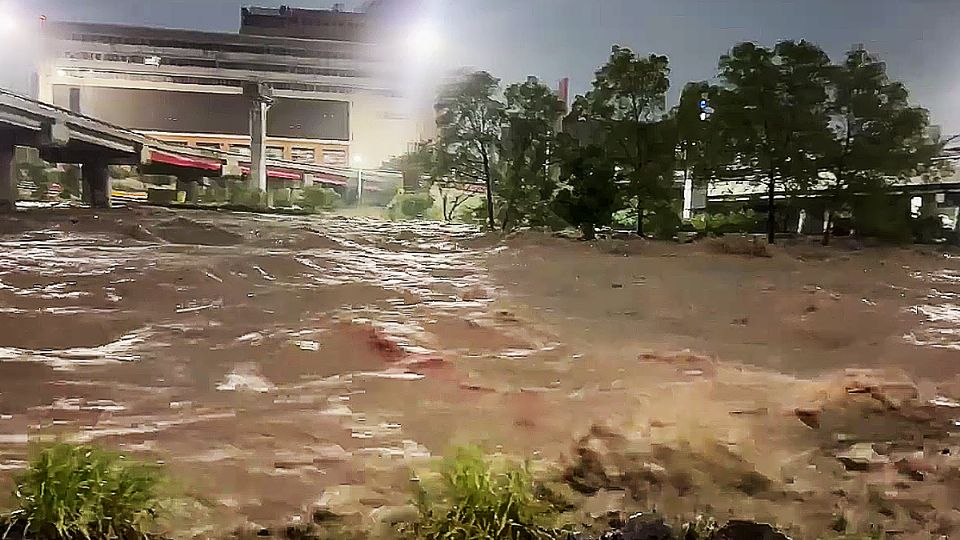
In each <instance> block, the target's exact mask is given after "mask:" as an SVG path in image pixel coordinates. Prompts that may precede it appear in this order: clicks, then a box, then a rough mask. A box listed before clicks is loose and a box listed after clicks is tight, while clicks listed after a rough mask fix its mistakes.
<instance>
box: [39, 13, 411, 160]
mask: <svg viewBox="0 0 960 540" xmlns="http://www.w3.org/2000/svg"><path fill="white" fill-rule="evenodd" d="M393 2H398V3H399V2H402V0H393ZM393 2H391V1H390V0H376V1H374V2H370V3H369V5H368V8H367V9H366V10H364V11H362V12H346V11H344V10H343V9H342V8H341V7H339V6H335V7H334V8H333V9H329V10H302V9H291V8H286V7H281V8H278V9H266V8H244V9H243V10H242V13H241V21H242V22H241V28H240V32H239V33H236V34H228V33H211V32H199V31H193V30H175V29H167V28H149V27H131V26H118V25H107V24H87V23H69V22H47V23H45V25H44V35H45V38H46V39H45V43H46V53H45V55H44V60H43V62H42V64H41V66H39V69H38V81H39V84H38V88H39V97H40V99H42V100H44V101H47V102H51V103H53V104H56V105H59V106H62V107H66V108H69V109H71V110H74V111H76V112H80V113H83V114H87V115H89V116H93V117H96V118H99V119H102V120H106V121H108V122H111V123H114V124H117V125H120V126H124V127H127V128H131V129H135V130H137V131H141V132H143V133H147V134H150V135H152V136H154V137H157V138H160V139H163V140H166V141H170V142H174V143H178V144H184V145H188V146H197V147H206V148H217V149H220V150H225V151H233V152H242V153H246V152H249V148H250V146H249V145H250V137H249V115H248V110H249V105H248V102H247V101H246V100H245V98H244V96H243V86H244V84H245V83H249V82H251V81H256V82H261V83H265V84H267V85H268V86H270V87H272V89H273V94H274V96H275V97H276V101H275V103H274V104H273V105H272V107H271V108H270V110H269V113H268V115H267V157H268V158H282V159H287V160H292V161H302V162H311V163H317V164H325V165H330V166H341V167H347V166H350V165H356V164H362V165H363V166H364V167H376V166H378V165H380V163H382V162H383V161H385V160H387V159H389V158H391V157H393V156H396V155H399V154H402V153H403V152H405V151H406V150H407V149H408V148H409V145H410V144H411V143H414V142H416V141H417V140H418V138H419V133H418V129H419V128H418V124H420V122H418V120H417V115H415V114H412V113H411V112H410V110H409V108H408V106H407V100H405V99H404V97H403V96H402V95H401V93H400V91H399V90H398V88H396V87H395V86H396V85H394V84H392V83H391V81H392V80H394V79H393V77H392V74H391V73H390V69H396V66H391V65H387V64H389V62H388V61H385V60H384V57H383V55H382V54H381V52H380V51H381V50H382V49H381V48H379V47H381V46H382V44H378V43H377V42H376V40H375V39H373V37H372V36H374V35H377V34H378V33H379V32H377V31H375V29H374V26H375V25H380V24H389V23H390V18H392V17H396V16H397V10H396V9H388V5H389V7H390V8H395V7H396V6H395V5H394V4H393ZM361 156H362V157H361Z"/></svg>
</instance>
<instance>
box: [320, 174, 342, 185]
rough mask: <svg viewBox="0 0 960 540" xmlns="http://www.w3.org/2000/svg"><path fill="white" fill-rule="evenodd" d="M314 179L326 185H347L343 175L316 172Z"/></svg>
mask: <svg viewBox="0 0 960 540" xmlns="http://www.w3.org/2000/svg"><path fill="white" fill-rule="evenodd" d="M314 180H315V181H316V182H319V183H321V184H326V185H328V186H345V185H347V179H346V177H343V176H337V175H334V174H329V173H318V174H316V175H314Z"/></svg>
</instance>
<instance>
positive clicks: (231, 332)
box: [0, 208, 960, 535]
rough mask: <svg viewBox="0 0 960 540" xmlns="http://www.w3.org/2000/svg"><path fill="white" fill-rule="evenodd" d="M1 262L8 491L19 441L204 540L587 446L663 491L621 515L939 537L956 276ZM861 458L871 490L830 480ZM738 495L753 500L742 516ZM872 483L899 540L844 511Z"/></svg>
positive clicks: (50, 235) (277, 221) (518, 260)
mask: <svg viewBox="0 0 960 540" xmlns="http://www.w3.org/2000/svg"><path fill="white" fill-rule="evenodd" d="M0 253H2V257H0V321H2V322H0V468H2V469H3V473H4V476H5V477H6V478H9V475H10V474H11V473H12V472H14V471H16V470H17V469H18V468H19V467H22V465H23V463H24V459H25V452H26V450H27V448H28V443H29V442H30V441H31V440H38V439H40V438H44V437H56V436H62V437H67V438H70V439H73V440H79V441H93V442H96V443H98V444H104V445H107V446H110V447H114V448H119V449H121V450H125V451H129V452H133V453H136V454H140V455H144V456H150V457H151V458H155V459H159V460H162V461H164V463H165V464H166V465H167V466H168V467H169V469H170V470H171V473H173V475H174V476H176V477H177V478H181V479H183V481H184V482H185V484H186V486H187V488H188V489H189V490H190V491H191V492H194V493H198V494H203V496H204V498H205V500H206V501H207V503H208V507H209V510H210V516H208V518H207V519H206V523H205V525H206V526H208V527H210V528H209V529H207V530H206V533H205V534H208V535H209V534H213V531H218V532H219V531H227V530H230V529H232V528H234V527H236V526H237V525H239V524H241V523H243V522H245V521H251V522H256V523H271V522H276V521H282V520H284V519H287V518H289V517H290V516H295V515H301V516H309V513H310V511H311V509H313V508H315V507H317V506H318V505H325V506H337V505H341V506H349V505H353V506H354V507H363V508H367V509H370V510H372V509H374V508H377V507H378V506H384V505H396V504H403V503H404V502H406V501H407V498H408V495H407V492H406V488H407V484H408V479H409V474H408V472H407V467H408V466H409V465H411V464H416V463H418V460H420V459H421V458H424V457H427V456H432V455H438V454H441V453H443V452H444V451H445V450H447V449H448V448H449V447H450V446H452V445H455V444H461V443H477V444H480V445H483V446H485V447H487V448H489V449H498V448H502V449H503V450H505V451H507V452H510V453H515V454H517V455H523V456H536V457H543V458H546V459H548V460H553V461H557V462H559V463H566V464H570V465H576V464H577V463H580V464H582V461H583V453H582V452H579V453H578V452H577V451H575V446H576V445H577V444H578V443H577V441H578V440H579V439H580V438H581V437H583V436H584V435H586V434H588V433H590V432H591V428H592V427H594V426H605V429H607V430H609V431H610V432H612V433H616V434H617V437H620V436H621V435H622V436H625V437H626V439H624V440H625V441H628V442H629V444H628V443H627V442H623V443H622V444H620V443H617V444H620V447H619V448H621V449H623V448H630V449H631V450H630V452H633V453H634V454H636V455H642V456H647V457H646V458H644V459H646V461H644V463H650V464H657V466H658V467H661V468H667V467H669V468H671V469H676V470H684V469H687V471H686V473H687V475H688V477H689V480H688V481H686V482H687V484H689V485H688V488H687V491H686V492H685V491H684V490H683V489H680V488H677V487H676V485H675V482H673V481H662V482H660V484H658V485H659V486H660V487H659V488H657V489H645V490H644V496H643V497H640V496H636V495H634V493H636V492H637V491H636V489H634V488H636V486H635V485H634V486H632V487H631V486H623V485H619V486H618V485H616V482H614V481H608V482H607V483H606V484H603V482H600V485H596V486H594V487H596V489H597V490H599V491H598V492H595V493H600V495H595V496H594V497H598V496H607V495H608V494H609V493H620V494H621V499H622V498H623V497H622V494H623V493H627V494H630V496H629V497H627V499H628V500H625V501H622V504H624V505H625V506H630V505H633V506H634V507H637V506H643V505H649V504H656V505H657V506H658V507H659V508H665V509H668V510H669V511H671V512H693V511H696V510H698V509H703V507H704V506H705V505H706V506H710V507H712V508H714V509H715V510H717V511H719V512H721V513H725V514H726V513H730V512H736V513H739V514H749V515H743V516H740V517H757V518H769V519H773V520H776V521H777V522H778V523H784V524H786V525H794V524H796V525H797V526H798V527H801V529H800V530H804V531H806V530H809V531H819V530H825V529H826V528H829V527H830V526H831V523H832V520H834V519H835V514H837V513H840V514H844V513H845V512H848V513H850V514H851V516H850V518H849V519H850V520H851V521H858V520H859V521H861V522H863V523H867V522H871V521H877V520H887V521H889V522H891V523H895V524H896V526H899V527H902V528H904V529H909V528H910V527H914V528H917V527H921V526H920V525H917V524H918V523H920V522H921V520H920V518H924V519H927V518H928V517H931V516H932V517H936V518H938V519H939V518H943V519H942V520H941V521H943V520H945V521H946V525H944V526H945V527H953V526H954V525H953V523H954V522H952V521H950V519H953V516H954V514H956V512H957V510H956V509H954V508H953V504H954V503H953V502H952V501H953V500H956V497H953V496H952V494H954V490H957V489H960V485H954V484H955V483H956V481H955V480H953V479H952V477H951V476H950V474H951V471H953V470H955V469H954V464H953V462H952V461H951V460H952V459H953V456H955V455H957V454H958V453H960V452H957V451H956V450H957V449H958V447H957V444H956V441H955V440H954V439H953V438H952V437H953V434H952V430H953V428H954V424H953V420H954V419H953V416H957V417H958V419H960V413H957V414H955V410H954V407H953V405H954V404H955V403H956V401H955V400H957V399H958V398H960V384H958V383H960V378H958V375H960V367H958V365H957V362H958V360H960V338H958V335H957V331H958V330H957V328H958V327H960V321H958V320H957V309H958V308H957V305H956V304H957V298H958V297H960V279H958V276H960V259H957V258H950V257H948V256H944V255H943V254H935V253H932V252H919V251H917V250H914V249H900V248H885V249H867V250H862V251H849V250H839V249H837V250H823V249H820V248H817V247H803V246H794V247H791V248H787V249H785V250H783V251H777V252H775V253H774V256H773V257H771V258H769V259H754V258H745V257H737V256H730V255H723V256H720V255H716V254H714V253H712V252H711V251H710V250H709V249H708V248H707V247H706V246H703V245H694V246H677V245H672V244H655V243H653V244H647V243H641V242H637V243H631V244H626V245H622V246H621V245H617V246H612V245H609V244H601V245H600V246H594V245H588V244H580V243H575V242H570V241H566V240H560V239H555V238H550V237H541V236H532V235H527V236H525V237H520V238H517V239H513V240H509V241H506V242H504V243H500V242H498V241H497V240H493V239H489V238H485V237H482V236H479V235H478V234H477V233H475V232H474V231H472V230H471V229H469V228H466V227H459V226H451V225H442V224H438V223H390V222H383V221H376V220H365V219H360V218H350V219H344V218H340V219H338V218H328V219H320V218H308V217H277V216H269V217H267V216H255V215H238V214H218V213H212V212H210V213H207V212H182V213H174V212H169V211H161V210H154V209H146V208H143V209H139V208H138V209H127V210H115V211H110V212H100V213H94V212H91V211H37V212H29V213H21V214H19V215H18V216H16V217H14V218H3V220H2V221H0ZM626 255H629V256H626ZM853 368H855V369H853ZM874 394H876V396H874ZM864 396H866V397H864ZM877 396H879V397H877ZM847 400H853V401H851V402H848V401H847ZM885 400H886V401H885ZM894 402H895V403H894ZM891 403H894V404H895V405H896V407H891ZM905 403H906V405H905ZM891 411H897V412H896V413H895V415H899V416H897V418H899V419H900V420H897V421H891V420H890V417H889V416H888V415H890V414H894V413H893V412H891ZM921 413H922V414H921ZM813 418H816V421H815V422H814V421H813V420H812V419H813ZM864 418H867V419H869V418H874V419H875V420H876V419H880V420H883V421H882V422H880V420H876V421H871V420H862V419H864ZM904 418H906V419H904ZM858 419H860V420H858ZM877 422H880V423H879V424H877ZM813 424H816V427H814V426H813ZM878 426H885V427H883V428H882V429H881V428H880V427H878ZM890 426H893V427H890ZM593 433H594V434H595V436H594V439H596V440H598V441H605V442H603V444H600V443H598V442H595V441H593V439H590V440H585V441H581V443H580V444H581V445H583V444H586V445H588V446H591V447H597V446H598V445H599V446H603V445H604V444H608V443H609V441H610V440H614V439H616V437H614V439H611V438H610V437H606V436H599V435H596V434H597V433H605V432H604V431H603V430H601V431H597V429H596V428H594V429H593ZM838 434H839V435H842V436H838ZM616 440H620V439H616ZM884 442H886V443H888V444H889V445H890V446H889V447H887V448H879V450H885V452H886V453H880V452H879V451H878V452H877V453H878V455H882V456H883V458H884V459H880V458H877V459H876V460H875V461H877V463H878V464H880V463H881V462H883V463H882V465H883V466H878V467H875V468H871V467H873V465H870V466H868V467H867V468H868V469H870V470H867V471H850V470H847V468H846V466H845V465H844V461H842V460H841V459H839V458H838V457H837V456H839V455H841V454H843V452H847V451H850V450H851V449H852V448H854V447H855V445H857V444H862V443H866V444H868V445H875V444H880V443H884ZM657 448H672V449H674V450H676V451H677V452H679V453H674V454H670V456H669V457H668V456H665V455H664V454H663V452H662V451H660V454H657V452H658V450H657ZM718 448H722V449H723V452H721V453H718V452H719V450H717V449H718ZM677 449H680V450H677ZM683 449H686V450H683ZM944 450H947V453H944ZM618 451H619V450H616V451H615V450H613V449H598V450H597V452H598V453H599V454H602V456H604V459H607V458H609V456H610V455H615V454H616V453H617V452H618ZM918 452H919V454H918ZM951 452H952V453H951ZM717 455H720V456H726V457H723V459H719V458H716V456H717ZM704 456H707V457H704ZM709 456H714V458H710V457H709ZM729 456H733V457H729ZM870 457H871V458H872V455H871V456H870ZM908 457H909V458H910V459H911V460H913V461H919V462H923V463H924V467H933V468H935V470H936V471H937V472H936V473H928V474H927V476H926V477H925V478H922V479H921V480H916V478H910V477H909V475H907V476H904V474H901V473H900V472H898V471H899V469H898V468H897V465H896V464H897V463H899V462H900V461H901V460H906V459H907V458H908ZM884 460H885V461H884ZM704 463H707V465H704ZM710 464H712V465H710ZM619 466H621V468H623V469H624V471H627V472H629V469H630V468H629V467H628V466H626V465H623V464H620V465H619ZM606 467H607V469H610V465H609V464H607V466H606ZM918 467H919V465H918ZM900 468H901V469H902V468H903V466H900ZM750 471H753V472H756V474H758V475H760V476H761V477H762V478H765V479H766V480H765V481H761V484H763V485H764V486H766V487H764V488H763V489H760V490H739V491H738V490H737V489H738V488H736V486H737V485H740V484H738V483H737V480H736V478H741V477H742V476H743V475H745V474H747V473H749V472H750ZM724 475H727V476H730V475H732V476H730V477H731V478H735V479H734V480H730V481H727V480H724V478H725V476H724ZM941 475H942V476H943V478H941ZM654 476H656V475H654ZM914 476H916V475H914ZM608 480H610V479H609V478H608ZM898 483H906V485H907V487H906V488H904V487H899V488H896V489H897V490H898V494H899V495H898V496H899V497H901V498H902V497H904V494H907V499H909V500H910V501H913V500H915V499H919V500H921V501H927V502H925V503H924V504H926V506H923V507H922V508H921V509H919V510H918V509H915V508H914V509H913V511H914V512H916V513H917V515H916V516H912V515H911V514H910V511H909V510H906V511H905V512H906V513H905V515H900V514H897V512H898V511H899V510H897V511H892V512H893V514H894V515H893V516H892V517H891V516H886V515H885V514H883V513H882V512H880V510H882V509H883V508H881V506H880V505H879V503H874V502H871V501H872V500H873V499H871V498H870V497H869V496H867V495H865V494H867V492H868V488H869V486H871V485H876V486H880V488H882V489H881V492H882V493H885V491H884V490H885V489H886V488H887V487H888V486H889V487H890V489H894V487H895V486H897V485H898ZM681 484H682V482H681ZM343 486H353V487H352V488H345V487H343ZM731 486H733V487H731ZM838 486H843V489H844V494H843V495H838V494H836V493H834V492H835V491H836V490H837V489H838ZM691 487H697V488H699V489H696V490H693V491H694V493H689V492H690V491H691V490H690V488H691ZM857 490H861V491H862V493H861V492H858V491H857ZM587 491H589V490H587ZM734 492H735V496H731V493H734ZM596 500H599V499H596ZM880 500H885V499H884V498H883V497H880ZM597 504H599V503H597ZM891 504H893V503H891ZM897 504H899V503H897ZM894 506H896V505H894ZM902 506H903V505H902ZM906 506H909V505H906ZM906 506H905V507H906ZM896 508H900V506H896ZM924 512H925V513H924ZM928 514H929V515H928ZM878 516H879V517H878ZM944 516H945V517H944ZM948 518H949V519H948ZM937 523H939V521H938V522H937ZM956 523H960V520H957V521H956ZM891 526H893V525H891ZM938 526H939V525H938ZM804 527H806V528H804ZM918 530H919V529H918ZM949 530H954V529H949ZM914 532H916V531H914Z"/></svg>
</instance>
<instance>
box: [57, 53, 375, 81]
mask: <svg viewBox="0 0 960 540" xmlns="http://www.w3.org/2000/svg"><path fill="white" fill-rule="evenodd" d="M62 57H63V58H67V59H70V60H93V61H99V62H124V63H127V64H143V63H144V61H145V60H146V57H145V56H140V55H122V54H112V53H93V52H85V51H64V52H63V54H62ZM161 63H162V64H163V65H167V66H179V67H206V68H215V69H235V70H241V71H267V72H285V73H296V74H302V75H321V76H328V77H364V76H366V75H365V74H364V73H361V72H359V71H355V70H348V69H330V68H314V67H307V66H296V65H290V64H261V63H253V62H227V61H220V60H214V59H205V58H168V57H165V58H162V59H161Z"/></svg>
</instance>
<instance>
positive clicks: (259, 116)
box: [250, 100, 268, 191]
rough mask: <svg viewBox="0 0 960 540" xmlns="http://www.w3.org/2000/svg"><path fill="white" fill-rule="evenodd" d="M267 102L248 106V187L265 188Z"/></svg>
mask: <svg viewBox="0 0 960 540" xmlns="http://www.w3.org/2000/svg"><path fill="white" fill-rule="evenodd" d="M267 107H268V105H267V103H265V102H263V101H261V100H254V101H253V103H252V104H251V106H250V189H257V190H260V191H266V190H267V161H266V154H267Z"/></svg>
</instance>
